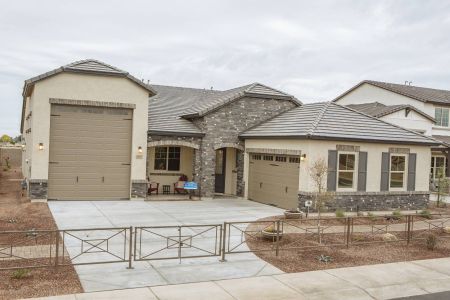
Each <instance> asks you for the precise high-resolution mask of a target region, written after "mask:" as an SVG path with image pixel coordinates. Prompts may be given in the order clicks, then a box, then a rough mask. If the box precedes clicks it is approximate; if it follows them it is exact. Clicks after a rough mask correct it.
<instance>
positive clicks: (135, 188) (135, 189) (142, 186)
mask: <svg viewBox="0 0 450 300" xmlns="http://www.w3.org/2000/svg"><path fill="white" fill-rule="evenodd" d="M146 197H147V181H146V180H132V181H131V198H146Z"/></svg>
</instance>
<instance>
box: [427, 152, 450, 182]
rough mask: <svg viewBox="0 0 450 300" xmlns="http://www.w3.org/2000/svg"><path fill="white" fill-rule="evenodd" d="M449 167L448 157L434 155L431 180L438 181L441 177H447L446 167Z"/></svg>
mask: <svg viewBox="0 0 450 300" xmlns="http://www.w3.org/2000/svg"><path fill="white" fill-rule="evenodd" d="M446 166H447V161H446V157H445V156H443V155H433V156H432V157H431V172H430V178H431V179H432V180H436V179H438V178H439V177H445V167H446Z"/></svg>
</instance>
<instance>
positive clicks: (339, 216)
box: [335, 208, 345, 218]
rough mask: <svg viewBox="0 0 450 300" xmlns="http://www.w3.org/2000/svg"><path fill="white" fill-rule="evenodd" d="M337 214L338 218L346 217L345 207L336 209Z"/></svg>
mask: <svg viewBox="0 0 450 300" xmlns="http://www.w3.org/2000/svg"><path fill="white" fill-rule="evenodd" d="M335 215H336V218H344V217H345V212H344V210H343V209H340V208H338V209H336V212H335Z"/></svg>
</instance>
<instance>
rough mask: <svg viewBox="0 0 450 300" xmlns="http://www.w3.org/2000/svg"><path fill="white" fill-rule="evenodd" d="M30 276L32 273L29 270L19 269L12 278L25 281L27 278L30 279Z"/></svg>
mask: <svg viewBox="0 0 450 300" xmlns="http://www.w3.org/2000/svg"><path fill="white" fill-rule="evenodd" d="M29 274H30V271H29V270H27V269H17V270H15V271H14V272H13V273H12V278H14V279H23V278H25V277H28V275H29Z"/></svg>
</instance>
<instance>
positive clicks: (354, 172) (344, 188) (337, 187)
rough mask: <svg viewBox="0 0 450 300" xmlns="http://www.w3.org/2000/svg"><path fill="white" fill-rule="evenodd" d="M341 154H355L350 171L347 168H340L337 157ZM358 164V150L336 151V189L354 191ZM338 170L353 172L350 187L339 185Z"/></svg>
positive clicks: (356, 182)
mask: <svg viewBox="0 0 450 300" xmlns="http://www.w3.org/2000/svg"><path fill="white" fill-rule="evenodd" d="M341 155H354V156H355V163H354V166H353V170H352V171H348V170H341V169H340V164H339V160H340V159H339V158H340V156H341ZM358 165H359V155H358V152H353V151H338V153H337V162H336V191H343V192H348V191H351V192H355V191H356V190H357V187H358ZM340 172H353V180H352V187H339V173H340Z"/></svg>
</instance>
